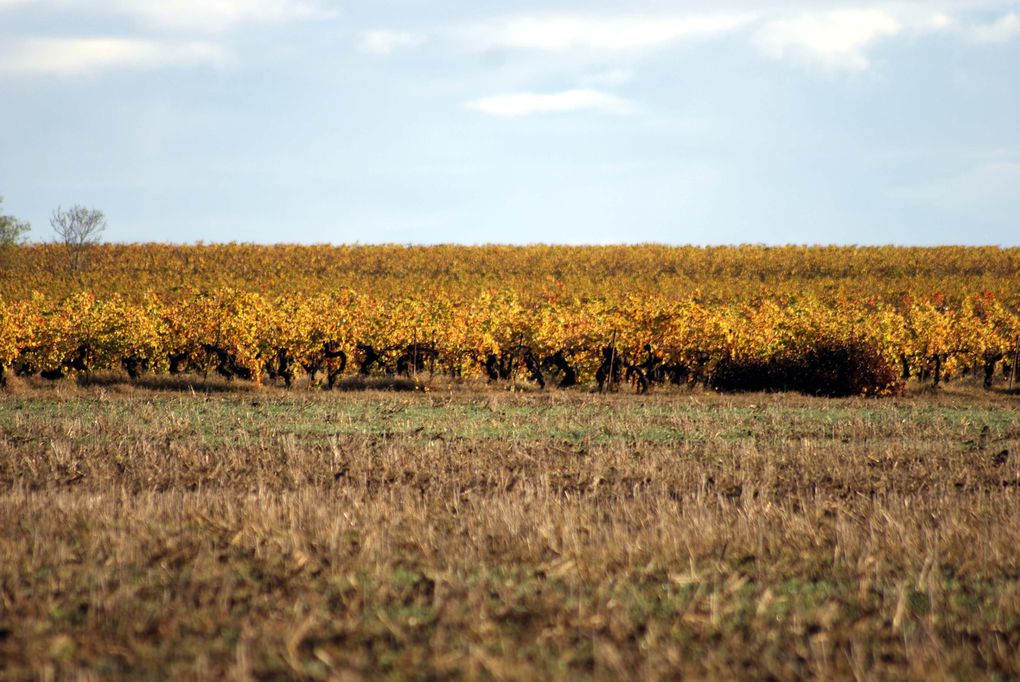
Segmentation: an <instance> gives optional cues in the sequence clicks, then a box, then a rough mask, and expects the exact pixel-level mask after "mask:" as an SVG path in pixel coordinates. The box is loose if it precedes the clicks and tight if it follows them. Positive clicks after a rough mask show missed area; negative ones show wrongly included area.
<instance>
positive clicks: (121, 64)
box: [0, 38, 226, 75]
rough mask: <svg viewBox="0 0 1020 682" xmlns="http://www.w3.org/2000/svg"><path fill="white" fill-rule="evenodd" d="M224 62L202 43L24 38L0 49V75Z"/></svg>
mask: <svg viewBox="0 0 1020 682" xmlns="http://www.w3.org/2000/svg"><path fill="white" fill-rule="evenodd" d="M225 61H226V58H225V56H224V53H223V51H222V49H221V48H220V47H219V46H217V45H214V44H210V43H204V42H168V41H160V40H143V39H130V38H25V39H14V40H7V41H5V42H4V44H3V46H2V47H0V72H6V73H19V74H26V73H27V74H57V75H78V74H91V73H95V72H98V71H102V70H107V69H111V68H126V69H142V70H148V69H155V68H159V67H166V66H200V65H201V66H220V65H222V64H223V63H224V62H225Z"/></svg>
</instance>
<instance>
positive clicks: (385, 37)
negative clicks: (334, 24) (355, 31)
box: [361, 31, 425, 56]
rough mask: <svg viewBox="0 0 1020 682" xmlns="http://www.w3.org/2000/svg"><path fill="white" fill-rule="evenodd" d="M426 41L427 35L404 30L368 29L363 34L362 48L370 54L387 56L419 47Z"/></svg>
mask: <svg viewBox="0 0 1020 682" xmlns="http://www.w3.org/2000/svg"><path fill="white" fill-rule="evenodd" d="M423 42H425V36H422V35H419V34H416V33H406V32H403V31H368V32H367V33H365V34H364V35H362V36H361V49H362V51H364V52H368V53H370V54H377V55H381V56H386V55H389V54H392V53H393V52H395V51H397V50H400V49H406V48H411V47H417V46H418V45H421V44H422V43H423Z"/></svg>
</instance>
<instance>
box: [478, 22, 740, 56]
mask: <svg viewBox="0 0 1020 682" xmlns="http://www.w3.org/2000/svg"><path fill="white" fill-rule="evenodd" d="M752 19H753V16H752V15H750V14H704V15H693V16H686V17H660V18H642V17H632V16H603V17H589V16H580V15H558V16H544V17H516V18H511V19H506V20H503V21H499V22H495V23H493V24H484V25H476V26H473V27H470V28H467V29H465V30H464V31H463V32H462V38H463V39H464V40H465V41H466V42H468V43H469V44H471V45H473V46H474V47H476V48H479V49H492V48H503V49H515V50H542V51H550V52H561V51H569V50H588V51H623V50H638V49H644V48H652V47H658V46H661V45H665V44H667V43H671V42H676V41H679V40H684V39H694V38H706V37H711V36H716V35H720V34H723V33H727V32H730V31H733V30H735V29H737V28H740V27H741V26H744V25H745V24H747V23H749V22H750V21H752Z"/></svg>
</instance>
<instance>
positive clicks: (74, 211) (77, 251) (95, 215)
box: [50, 205, 106, 273]
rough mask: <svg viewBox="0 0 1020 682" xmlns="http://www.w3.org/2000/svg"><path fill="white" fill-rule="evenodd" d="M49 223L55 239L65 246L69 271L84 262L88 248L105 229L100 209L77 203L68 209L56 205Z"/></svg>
mask: <svg viewBox="0 0 1020 682" xmlns="http://www.w3.org/2000/svg"><path fill="white" fill-rule="evenodd" d="M50 225H51V226H53V231H54V232H56V233H57V239H58V240H59V241H61V242H63V244H64V246H65V247H66V248H67V256H68V263H69V267H70V270H71V272H72V273H77V272H80V271H81V270H82V268H83V267H84V266H85V264H86V258H87V256H88V250H89V248H91V247H92V246H95V245H96V244H98V243H99V236H100V235H101V234H102V233H103V230H105V229H106V218H105V217H104V216H103V212H102V211H100V210H98V209H94V208H85V207H84V206H78V205H74V206H72V207H71V208H68V209H63V208H59V207H58V208H57V210H55V211H54V212H53V217H51V218H50Z"/></svg>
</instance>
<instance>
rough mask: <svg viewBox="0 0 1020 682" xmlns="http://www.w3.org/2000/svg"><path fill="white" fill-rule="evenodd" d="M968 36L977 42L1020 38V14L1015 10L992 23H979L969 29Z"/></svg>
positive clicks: (1003, 41)
mask: <svg viewBox="0 0 1020 682" xmlns="http://www.w3.org/2000/svg"><path fill="white" fill-rule="evenodd" d="M967 36H968V38H970V39H971V40H972V41H974V42H976V43H983V44H997V43H1006V42H1009V41H1010V40H1013V39H1015V38H1020V15H1017V14H1016V13H1015V12H1010V13H1009V14H1007V15H1005V16H1003V17H1002V18H1001V19H999V20H998V21H995V22H993V23H991V24H978V25H976V26H971V27H969V28H968V29H967Z"/></svg>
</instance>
